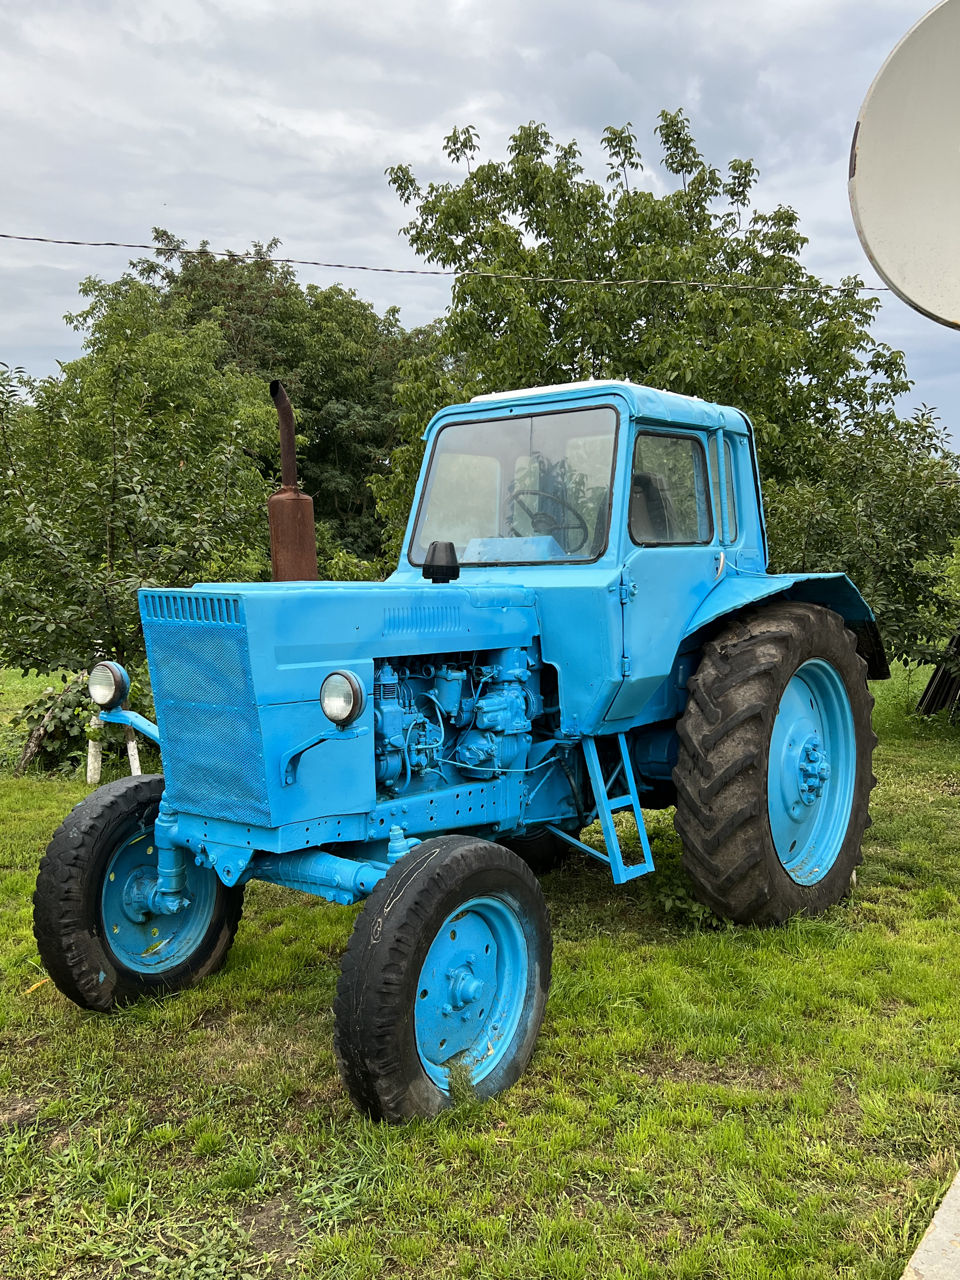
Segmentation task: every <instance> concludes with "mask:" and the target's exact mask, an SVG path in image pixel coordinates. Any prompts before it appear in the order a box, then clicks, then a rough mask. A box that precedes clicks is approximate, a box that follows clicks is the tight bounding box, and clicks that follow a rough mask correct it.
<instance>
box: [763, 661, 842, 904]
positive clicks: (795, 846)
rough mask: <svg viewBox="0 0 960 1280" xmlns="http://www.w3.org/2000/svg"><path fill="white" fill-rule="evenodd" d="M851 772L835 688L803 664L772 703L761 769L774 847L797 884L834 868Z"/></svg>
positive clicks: (831, 673)
mask: <svg viewBox="0 0 960 1280" xmlns="http://www.w3.org/2000/svg"><path fill="white" fill-rule="evenodd" d="M856 765H857V761H856V747H855V738H854V725H853V714H852V712H851V710H850V700H849V698H848V696H847V691H846V687H845V686H844V683H843V680H842V679H841V677H840V675H839V674H838V673H837V671H836V670H835V669H834V668H833V667H832V666H831V665H830V663H828V662H825V661H823V660H822V659H820V658H815V659H813V660H812V661H810V662H805V663H804V664H803V666H802V667H800V668H799V670H798V671H797V672H796V674H795V675H794V676H793V678H792V679H791V680H790V682H789V684H788V685H787V687H786V689H784V691H783V696H782V697H781V699H780V705H779V707H778V708H777V716H776V720H775V721H774V726H773V733H772V735H771V740H770V760H769V766H768V769H767V812H768V814H769V818H770V831H771V834H772V835H773V843H774V847H775V848H776V851H777V856H778V858H779V859H780V861H781V863H782V864H783V867H784V869H785V871H786V872H787V874H788V875H789V876H790V878H791V879H792V880H795V881H796V882H797V884H802V885H811V884H816V883H817V882H818V881H820V880H822V879H823V877H824V876H825V875H826V874H827V873H828V872H829V870H830V868H831V867H832V866H833V864H834V863H835V862H836V860H837V855H838V854H839V852H840V849H841V847H842V845H843V840H844V836H845V835H846V831H847V825H848V823H849V821H850V811H851V807H852V804H853V792H854V781H855V776H856Z"/></svg>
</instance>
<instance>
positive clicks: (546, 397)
mask: <svg viewBox="0 0 960 1280" xmlns="http://www.w3.org/2000/svg"><path fill="white" fill-rule="evenodd" d="M611 393H612V394H614V395H616V396H617V397H618V398H621V399H623V400H626V402H627V404H628V405H629V407H630V413H631V415H632V416H633V417H637V418H644V419H647V420H649V421H652V422H668V423H684V424H686V425H687V426H693V427H707V428H711V427H712V428H717V427H725V428H726V429H727V430H728V431H734V432H742V433H744V434H746V432H747V431H748V430H749V420H748V419H747V417H746V415H745V414H744V413H742V412H741V411H740V410H739V409H734V408H732V407H730V406H729V405H720V404H713V403H712V402H711V401H709V400H701V399H700V398H699V397H698V396H683V395H678V394H677V393H676V392H675V391H659V390H657V389H656V388H655V387H645V386H643V384H642V383H639V382H631V381H630V380H629V379H628V378H623V379H618V378H603V379H600V378H598V379H593V378H591V379H589V380H588V381H586V382H565V383H555V384H553V385H550V386H543V387H522V388H519V389H517V390H516V391H495V392H488V393H486V394H484V395H479V396H474V397H473V398H472V400H470V401H469V402H467V403H466V404H455V405H449V406H448V407H447V408H445V409H441V410H440V412H439V414H437V416H436V418H435V419H434V422H438V421H440V420H442V419H446V418H447V417H448V415H454V414H455V415H456V416H457V417H463V416H464V415H465V414H471V415H475V414H476V412H477V408H479V407H480V406H482V408H483V410H484V412H486V411H488V410H495V411H496V410H498V409H502V410H503V411H504V413H506V414H510V413H516V412H517V411H518V409H519V408H520V407H521V406H522V407H523V408H525V409H533V408H547V407H553V406H554V405H558V404H561V403H566V404H569V403H570V402H571V401H573V402H576V401H579V400H602V399H604V397H605V396H608V395H610V394H611ZM498 416H499V415H498Z"/></svg>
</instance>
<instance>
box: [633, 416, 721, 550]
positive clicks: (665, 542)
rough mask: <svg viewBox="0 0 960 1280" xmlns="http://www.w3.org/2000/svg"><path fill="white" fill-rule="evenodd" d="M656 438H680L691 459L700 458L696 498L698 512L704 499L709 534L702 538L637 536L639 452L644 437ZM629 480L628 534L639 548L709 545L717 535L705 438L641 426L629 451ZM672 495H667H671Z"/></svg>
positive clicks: (695, 464) (695, 466)
mask: <svg viewBox="0 0 960 1280" xmlns="http://www.w3.org/2000/svg"><path fill="white" fill-rule="evenodd" d="M645 438H648V439H654V440H681V441H683V443H684V444H686V445H688V446H690V453H691V457H692V458H696V457H699V477H700V481H701V484H702V491H701V493H695V495H694V496H695V498H696V501H697V508H698V515H699V509H700V504H701V501H702V503H703V510H704V514H705V516H706V523H707V536H706V537H703V538H676V539H665V538H656V539H650V538H643V539H640V538H638V537H637V536H636V535H635V533H634V527H633V526H634V521H633V511H632V508H633V485H634V479H635V478H636V476H637V475H638V474H639V471H638V468H637V465H636V464H637V451H638V448H639V446H640V441H641V439H645ZM643 474H645V475H650V474H652V473H650V472H646V471H644V472H643ZM629 475H630V480H629V490H628V494H627V521H626V523H627V534H628V536H629V538H630V541H631V542H632V543H633V545H634V546H636V547H708V546H710V545H711V544H712V543H713V541H714V539H715V538H716V536H717V520H716V514H715V512H714V509H713V494H712V485H711V473H710V468H709V465H708V459H707V451H706V449H705V448H704V447H703V441H702V440H701V438H700V436H699V435H697V434H694V433H693V432H688V431H657V430H653V429H651V428H649V427H639V428H638V429H637V432H636V435H635V437H634V441H633V447H632V449H631V453H630V472H629ZM696 476H697V463H696V462H694V479H695V480H696ZM669 496H670V495H669V494H667V497H668V498H669Z"/></svg>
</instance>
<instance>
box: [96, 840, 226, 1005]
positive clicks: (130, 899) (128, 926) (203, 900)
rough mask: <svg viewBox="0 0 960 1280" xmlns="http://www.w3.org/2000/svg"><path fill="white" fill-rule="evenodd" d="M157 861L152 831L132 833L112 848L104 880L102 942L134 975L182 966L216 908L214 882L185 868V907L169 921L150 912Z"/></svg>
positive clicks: (200, 870) (201, 870) (192, 868)
mask: <svg viewBox="0 0 960 1280" xmlns="http://www.w3.org/2000/svg"><path fill="white" fill-rule="evenodd" d="M157 856H158V850H157V847H156V843H155V839H154V832H153V829H152V828H147V829H146V830H145V831H138V832H137V833H136V835H133V836H131V837H130V839H128V840H126V841H124V842H123V844H121V845H120V846H119V847H118V848H117V850H116V851H115V852H114V854H113V855H112V856H111V858H110V861H109V862H108V864H107V867H106V871H105V874H104V880H103V889H102V891H101V895H100V913H101V919H102V923H103V940H104V942H105V944H106V946H107V948H108V950H109V951H110V952H112V954H113V955H114V956H115V958H116V960H117V961H118V963H119V964H121V965H123V967H124V968H126V969H130V970H132V971H133V972H134V973H164V972H166V971H167V970H170V969H174V968H176V967H177V965H181V964H186V963H187V962H188V961H189V960H190V957H191V956H192V955H193V954H194V952H195V951H196V949H197V947H198V946H199V945H200V943H201V942H202V940H203V938H204V936H205V935H206V932H207V930H208V928H209V927H210V921H211V919H212V917H213V912H214V907H215V904H216V894H217V880H216V877H215V876H214V875H213V874H212V873H211V872H210V871H208V870H207V869H206V868H203V867H196V866H194V865H192V864H191V865H188V867H187V872H186V894H187V896H188V897H189V899H190V905H189V907H187V908H186V909H185V910H182V911H179V912H177V913H176V914H175V915H166V914H155V913H154V912H152V911H151V910H150V907H149V901H150V896H151V891H152V890H153V889H154V888H155V886H156V882H157ZM101 981H102V979H101Z"/></svg>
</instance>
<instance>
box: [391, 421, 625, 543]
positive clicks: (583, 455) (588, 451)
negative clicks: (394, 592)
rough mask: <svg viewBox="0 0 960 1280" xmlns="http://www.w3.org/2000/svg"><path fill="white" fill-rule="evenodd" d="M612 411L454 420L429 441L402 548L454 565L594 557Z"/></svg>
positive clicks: (608, 467)
mask: <svg viewBox="0 0 960 1280" xmlns="http://www.w3.org/2000/svg"><path fill="white" fill-rule="evenodd" d="M616 435H617V414H616V411H615V410H614V409H610V408H594V409H578V410H575V411H572V412H568V413H543V414H537V415H535V416H529V417H522V418H520V417H516V418H514V417H509V418H496V419H491V420H487V421H482V422H457V423H454V424H453V425H451V426H449V427H444V428H443V430H442V431H440V433H439V434H438V436H437V439H436V443H435V445H434V449H433V455H432V457H431V459H430V469H429V471H428V473H427V478H426V480H425V482H424V486H423V496H422V497H421V499H420V510H419V511H418V513H417V522H416V525H415V526H414V530H413V538H412V540H411V544H410V560H411V562H412V563H413V564H423V561H424V556H425V555H426V553H427V548H428V547H429V546H430V543H431V542H452V543H453V544H454V546H455V547H456V549H457V559H458V560H459V562H460V563H461V564H542V563H544V562H549V561H556V560H563V561H571V560H584V561H589V560H596V559H597V557H598V556H600V555H602V554H603V551H604V549H605V547H606V545H607V526H608V525H609V523H610V483H611V478H612V472H613V455H614V444H615V442H616Z"/></svg>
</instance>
